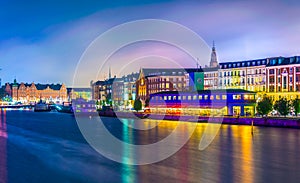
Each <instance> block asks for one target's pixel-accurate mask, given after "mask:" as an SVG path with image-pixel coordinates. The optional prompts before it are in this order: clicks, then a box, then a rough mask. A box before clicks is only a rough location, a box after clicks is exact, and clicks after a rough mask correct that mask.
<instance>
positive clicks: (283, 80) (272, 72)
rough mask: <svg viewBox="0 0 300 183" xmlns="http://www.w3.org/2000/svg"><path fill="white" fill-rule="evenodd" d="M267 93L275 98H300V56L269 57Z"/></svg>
mask: <svg viewBox="0 0 300 183" xmlns="http://www.w3.org/2000/svg"><path fill="white" fill-rule="evenodd" d="M266 73H267V82H266V87H267V94H268V95H269V96H271V97H272V98H273V99H274V100H278V99H279V98H280V97H282V96H284V97H286V98H287V99H293V98H296V97H298V98H300V93H299V91H300V57H299V56H294V57H286V58H285V57H275V58H269V59H268V64H267V72H266Z"/></svg>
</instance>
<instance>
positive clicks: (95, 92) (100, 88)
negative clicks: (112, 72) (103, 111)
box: [91, 81, 106, 101]
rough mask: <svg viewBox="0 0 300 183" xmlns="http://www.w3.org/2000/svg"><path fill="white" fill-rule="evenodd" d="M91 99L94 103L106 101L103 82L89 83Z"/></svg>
mask: <svg viewBox="0 0 300 183" xmlns="http://www.w3.org/2000/svg"><path fill="white" fill-rule="evenodd" d="M91 89H92V99H93V100H96V101H106V86H105V81H97V82H95V83H94V82H93V81H91Z"/></svg>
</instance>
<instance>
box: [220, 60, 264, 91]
mask: <svg viewBox="0 0 300 183" xmlns="http://www.w3.org/2000/svg"><path fill="white" fill-rule="evenodd" d="M266 64H267V59H259V60H247V61H239V62H225V63H220V69H219V88H222V89H229V88H231V89H232V88H235V89H243V90H249V91H255V92H265V91H266Z"/></svg>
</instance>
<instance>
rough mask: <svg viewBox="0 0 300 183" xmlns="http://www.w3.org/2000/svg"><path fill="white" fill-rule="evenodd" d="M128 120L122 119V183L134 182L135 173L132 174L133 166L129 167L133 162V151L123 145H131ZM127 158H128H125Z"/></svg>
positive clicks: (131, 136)
mask: <svg viewBox="0 0 300 183" xmlns="http://www.w3.org/2000/svg"><path fill="white" fill-rule="evenodd" d="M128 123H129V120H127V119H124V120H123V129H122V133H123V141H124V147H123V154H124V155H123V164H122V167H121V168H122V172H121V174H122V182H124V183H127V182H135V172H134V166H132V165H129V164H132V163H133V162H129V161H133V159H134V158H133V156H134V153H135V152H134V149H131V148H130V147H129V146H127V145H125V143H131V144H133V133H132V131H133V129H132V128H130V127H129V124H128ZM126 157H129V158H126Z"/></svg>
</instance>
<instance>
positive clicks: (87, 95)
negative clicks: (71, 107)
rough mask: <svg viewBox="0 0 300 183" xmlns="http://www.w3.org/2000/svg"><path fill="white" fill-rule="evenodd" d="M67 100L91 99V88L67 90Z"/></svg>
mask: <svg viewBox="0 0 300 183" xmlns="http://www.w3.org/2000/svg"><path fill="white" fill-rule="evenodd" d="M67 93H68V100H69V101H71V100H75V99H78V98H82V99H84V100H86V101H88V100H91V99H92V90H91V88H67Z"/></svg>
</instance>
